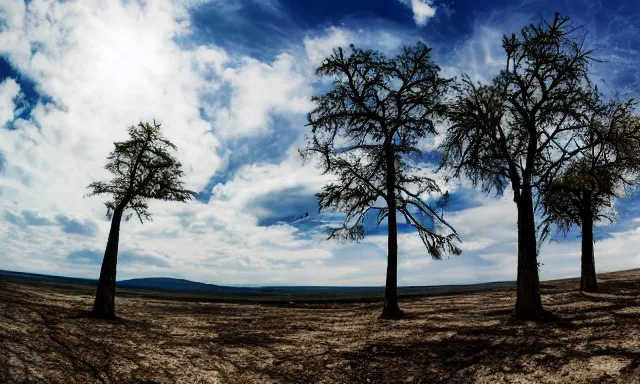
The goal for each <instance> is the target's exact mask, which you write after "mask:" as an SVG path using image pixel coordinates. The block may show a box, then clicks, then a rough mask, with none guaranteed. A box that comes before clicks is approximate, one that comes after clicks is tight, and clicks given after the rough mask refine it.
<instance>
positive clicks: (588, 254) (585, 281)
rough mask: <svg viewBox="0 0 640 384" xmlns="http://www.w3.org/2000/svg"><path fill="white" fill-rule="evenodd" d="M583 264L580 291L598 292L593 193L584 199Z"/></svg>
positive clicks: (586, 193) (589, 193) (587, 193)
mask: <svg viewBox="0 0 640 384" xmlns="http://www.w3.org/2000/svg"><path fill="white" fill-rule="evenodd" d="M582 207H583V210H584V212H583V214H582V225H581V227H582V263H581V268H580V271H581V272H580V290H582V291H584V292H597V291H598V281H597V280H596V263H595V259H594V256H593V214H592V213H591V209H590V207H591V192H585V193H584V195H583V197H582Z"/></svg>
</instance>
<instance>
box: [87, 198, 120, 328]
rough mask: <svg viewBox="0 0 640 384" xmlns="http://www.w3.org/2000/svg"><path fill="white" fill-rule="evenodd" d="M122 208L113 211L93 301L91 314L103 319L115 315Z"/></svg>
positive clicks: (112, 317)
mask: <svg viewBox="0 0 640 384" xmlns="http://www.w3.org/2000/svg"><path fill="white" fill-rule="evenodd" d="M123 210H124V208H121V207H120V206H118V207H117V208H116V209H115V210H114V212H113V218H112V219H111V229H110V231H109V240H107V248H106V249H105V251H104V258H103V259H102V268H101V269H100V280H98V289H97V290H96V299H95V301H94V302H93V311H92V312H91V314H92V316H94V317H98V318H104V319H114V318H115V317H116V302H115V298H116V264H117V262H118V241H119V238H120V221H121V220H122V212H123Z"/></svg>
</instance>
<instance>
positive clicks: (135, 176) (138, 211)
mask: <svg viewBox="0 0 640 384" xmlns="http://www.w3.org/2000/svg"><path fill="white" fill-rule="evenodd" d="M129 136H130V137H131V138H130V139H129V140H127V141H123V142H116V143H114V145H115V149H114V150H113V151H112V152H111V153H110V154H109V157H108V158H107V160H108V161H107V165H106V167H105V168H106V169H107V170H108V171H109V172H111V173H113V174H114V178H113V179H112V180H111V181H108V182H102V181H99V182H94V183H91V184H90V185H89V187H88V188H89V189H91V192H90V193H89V194H88V196H94V195H102V194H108V195H110V199H109V200H108V201H107V202H105V205H106V206H107V217H110V218H111V229H110V231H109V239H108V241H107V247H106V249H105V251H104V259H103V260H102V268H101V269H100V279H99V280H98V288H97V291H96V298H95V301H94V304H93V311H92V315H93V316H94V317H99V318H114V317H115V295H116V264H117V261H118V242H119V236H120V222H121V220H122V217H123V215H124V217H125V220H128V219H129V218H130V217H131V216H132V215H134V214H135V215H136V216H137V217H138V219H139V220H140V222H141V223H143V222H144V221H145V220H150V219H151V214H150V213H149V211H148V208H149V207H148V205H147V202H148V200H150V199H158V200H166V201H183V202H184V201H187V200H189V199H191V198H192V197H194V196H195V195H196V194H195V193H194V192H192V191H189V190H186V189H184V188H183V183H182V181H181V178H182V176H183V174H184V172H183V171H182V169H181V167H182V165H181V164H180V162H178V160H177V159H176V158H175V157H174V156H173V155H172V154H171V151H172V150H176V146H175V145H173V144H172V143H171V142H170V141H169V140H167V139H165V138H164V137H163V136H162V135H161V132H160V124H157V123H156V122H155V121H154V122H153V124H149V123H142V122H141V123H139V124H138V125H137V126H131V127H129ZM127 211H128V212H129V213H128V214H126V213H127Z"/></svg>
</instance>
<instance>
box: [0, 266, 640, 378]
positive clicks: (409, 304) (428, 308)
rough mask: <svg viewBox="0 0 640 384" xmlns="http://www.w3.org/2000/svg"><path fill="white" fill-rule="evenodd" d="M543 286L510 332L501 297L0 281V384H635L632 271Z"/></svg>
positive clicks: (639, 298)
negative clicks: (218, 293) (107, 293)
mask: <svg viewBox="0 0 640 384" xmlns="http://www.w3.org/2000/svg"><path fill="white" fill-rule="evenodd" d="M601 282H602V283H601V287H602V292H601V293H598V294H588V295H587V294H581V293H580V292H577V291H576V289H575V287H577V281H576V280H563V281H554V282H547V283H545V284H543V293H544V296H543V302H544V304H545V306H546V307H547V308H548V309H550V310H551V311H552V312H554V313H555V314H556V315H558V316H559V317H560V318H561V320H560V321H558V322H556V323H546V324H534V323H514V322H512V321H511V320H510V317H509V315H510V313H511V309H512V306H513V303H514V300H515V295H514V292H513V291H511V290H505V291H492V292H485V293H474V294H464V295H451V296H435V297H426V298H421V299H412V300H409V301H407V300H405V301H403V302H402V303H401V305H402V308H403V309H404V310H405V311H406V312H407V314H408V318H407V319H404V320H401V321H397V322H391V321H384V320H378V319H377V316H378V315H379V311H380V306H381V304H380V303H360V304H357V303H356V304H345V303H341V304H331V303H327V304H313V305H301V304H293V305H288V306H275V305H259V304H255V305H252V304H221V303H198V302H183V301H172V300H162V299H148V298H137V297H126V298H121V299H119V301H118V303H117V305H118V310H119V315H120V316H121V317H122V320H120V321H95V320H92V319H87V318H83V317H79V316H77V314H78V313H79V312H80V311H81V310H84V309H88V308H90V307H91V299H92V298H91V296H90V295H89V294H85V293H77V294H72V293H69V292H65V291H61V290H56V289H55V288H42V287H38V286H33V285H25V284H16V283H10V282H6V281H5V282H3V281H0V383H5V382H6V383H17V382H23V383H40V382H42V383H49V382H54V383H142V382H145V383H239V384H244V383H305V384H307V383H440V382H442V383H567V382H569V383H572V384H578V383H640V271H637V270H636V271H626V272H617V273H613V274H608V275H603V276H602V278H601Z"/></svg>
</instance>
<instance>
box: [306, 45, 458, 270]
mask: <svg viewBox="0 0 640 384" xmlns="http://www.w3.org/2000/svg"><path fill="white" fill-rule="evenodd" d="M430 51H431V49H430V48H428V47H427V46H425V45H423V44H421V43H418V44H417V45H415V46H413V47H404V48H403V50H402V53H400V54H399V55H397V56H395V57H393V58H387V57H385V56H384V55H382V54H380V53H378V52H375V51H371V50H362V49H357V48H355V47H354V46H353V45H352V46H351V52H350V54H346V53H345V51H344V50H343V49H342V48H338V49H336V50H334V52H333V54H332V55H331V56H330V57H328V58H327V59H326V60H325V62H324V63H323V64H322V65H321V66H320V67H319V68H318V69H317V71H316V73H317V74H318V75H320V76H324V77H330V78H331V79H332V80H333V84H332V89H331V90H330V91H328V92H327V93H325V94H323V95H320V96H314V97H313V98H312V101H314V102H315V103H316V104H317V107H316V108H315V109H314V110H313V111H312V112H311V113H309V115H308V121H309V125H310V126H311V127H312V136H311V137H310V139H309V143H308V146H307V148H306V149H304V150H303V151H302V154H303V156H305V157H308V156H310V155H314V156H315V158H316V159H317V160H318V163H319V166H320V167H321V168H322V170H323V172H324V173H325V174H326V173H330V174H332V175H335V176H336V178H337V180H336V181H335V182H332V183H330V184H328V185H326V186H325V187H324V188H323V191H322V192H321V193H320V194H318V197H319V199H320V200H319V206H320V209H321V210H335V211H339V212H345V213H346V216H345V219H344V222H343V225H342V226H341V227H339V228H335V229H333V230H331V231H330V234H329V237H330V238H334V237H340V238H344V239H349V240H360V239H362V238H363V237H364V219H365V217H366V215H368V214H370V213H371V212H372V211H374V212H376V213H377V222H378V224H380V223H381V222H382V221H383V220H384V219H385V218H386V217H387V216H388V215H389V207H390V206H394V207H395V208H396V209H397V211H398V212H400V213H401V214H402V215H403V217H404V218H405V219H406V221H407V222H408V223H410V224H411V225H413V226H414V227H415V228H416V229H417V231H418V233H419V234H420V237H421V239H422V241H423V242H424V244H425V246H426V247H427V249H428V250H429V252H430V254H431V255H432V256H433V257H436V258H440V257H441V255H442V253H443V252H444V253H447V252H448V253H454V254H458V253H459V252H460V251H459V249H458V248H457V247H456V246H455V243H454V242H455V240H457V235H456V234H455V231H453V228H451V227H450V226H449V225H448V224H447V223H446V222H445V221H444V220H443V219H442V217H441V216H440V215H439V214H438V212H437V211H436V210H435V209H434V208H433V207H432V206H431V205H429V204H427V203H426V202H425V198H426V197H428V196H429V194H436V195H437V194H440V193H441V191H440V188H439V186H438V185H437V183H436V182H435V181H434V180H433V179H432V178H429V177H427V176H425V175H424V173H423V172H422V171H423V170H422V169H421V168H420V167H418V166H417V163H416V160H417V158H418V157H419V154H420V153H421V152H420V150H419V148H418V147H417V145H418V142H419V141H420V140H421V139H423V138H425V137H427V136H429V135H434V134H436V131H435V128H434V117H435V116H436V115H437V114H439V113H442V112H443V109H442V104H441V98H442V96H443V94H444V92H445V91H446V90H447V87H448V84H449V83H450V80H449V79H443V78H440V77H439V76H438V72H439V70H440V68H439V67H438V66H437V65H435V64H434V63H433V62H432V61H431V58H430ZM388 156H391V158H392V159H393V161H391V162H388V161H387V160H388ZM388 183H391V184H392V190H391V192H389V190H388ZM390 202H391V203H393V204H389V203H390ZM420 215H425V216H428V217H430V218H433V219H434V221H436V222H438V221H439V222H440V223H443V224H444V226H446V227H448V228H449V229H450V233H448V234H440V233H437V232H436V231H435V230H434V229H432V228H429V227H428V226H426V225H424V224H423V220H421V217H420Z"/></svg>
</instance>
